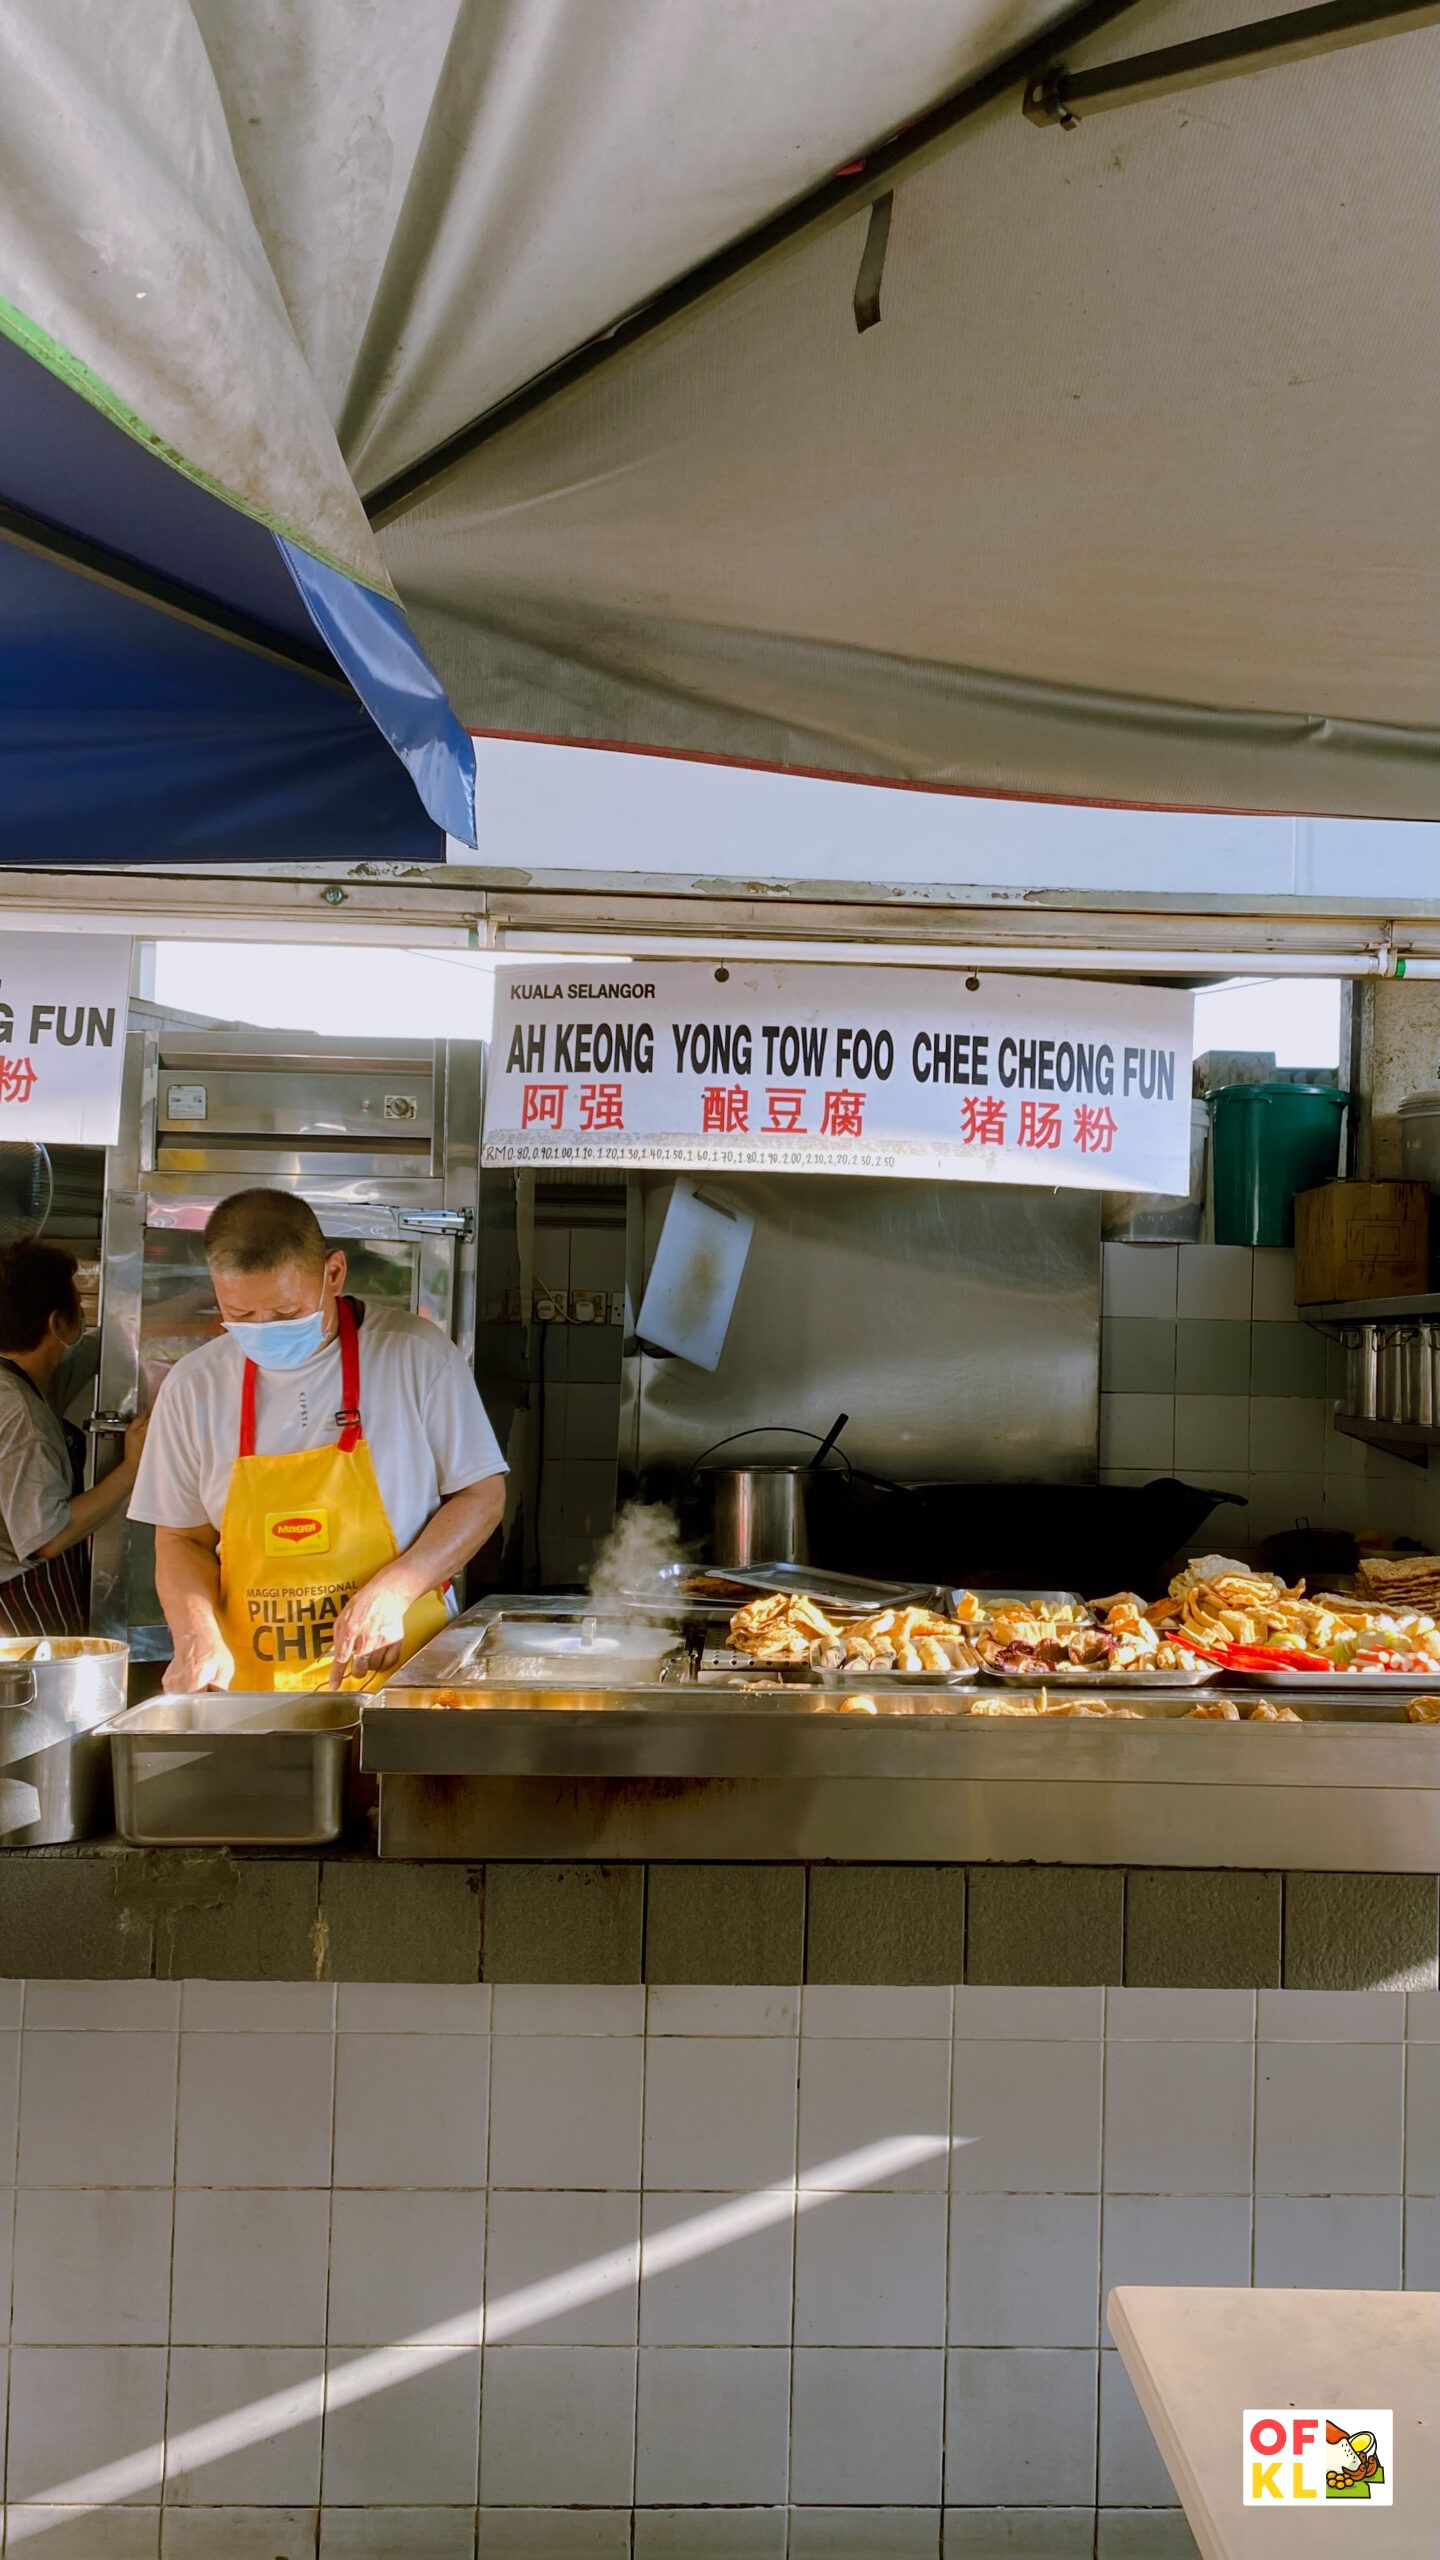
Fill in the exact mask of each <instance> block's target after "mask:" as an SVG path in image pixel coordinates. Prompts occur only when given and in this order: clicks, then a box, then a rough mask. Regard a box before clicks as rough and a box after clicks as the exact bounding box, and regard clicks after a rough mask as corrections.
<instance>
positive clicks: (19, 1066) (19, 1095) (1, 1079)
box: [0, 1058, 36, 1102]
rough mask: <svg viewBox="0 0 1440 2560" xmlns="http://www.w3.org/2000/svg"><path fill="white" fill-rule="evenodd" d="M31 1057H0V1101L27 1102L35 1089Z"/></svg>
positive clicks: (33, 1066) (33, 1067)
mask: <svg viewBox="0 0 1440 2560" xmlns="http://www.w3.org/2000/svg"><path fill="white" fill-rule="evenodd" d="M35 1083H36V1077H35V1063H34V1060H33V1059H31V1058H0V1102H28V1101H29V1099H30V1096H31V1094H32V1093H33V1092H34V1090H35Z"/></svg>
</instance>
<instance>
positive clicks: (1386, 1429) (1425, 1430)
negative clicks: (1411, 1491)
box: [1334, 1413, 1440, 1467]
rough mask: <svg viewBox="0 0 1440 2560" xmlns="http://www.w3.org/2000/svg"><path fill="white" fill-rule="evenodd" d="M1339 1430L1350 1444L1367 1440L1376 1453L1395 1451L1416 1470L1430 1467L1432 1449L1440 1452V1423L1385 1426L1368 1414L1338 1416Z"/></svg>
mask: <svg viewBox="0 0 1440 2560" xmlns="http://www.w3.org/2000/svg"><path fill="white" fill-rule="evenodd" d="M1334 1419H1335V1428H1336V1430H1337V1431H1343V1432H1344V1434H1345V1437H1346V1439H1347V1440H1364V1441H1366V1442H1368V1444H1369V1446H1370V1447H1371V1448H1372V1449H1390V1450H1393V1452H1394V1454H1395V1456H1396V1457H1397V1458H1408V1459H1409V1461H1410V1463H1411V1465H1412V1466H1415V1467H1428V1465H1429V1464H1430V1452H1431V1450H1432V1449H1440V1423H1435V1422H1382V1421H1381V1419H1380V1418H1379V1416H1378V1415H1372V1414H1368V1413H1337V1414H1336V1415H1335V1417H1334Z"/></svg>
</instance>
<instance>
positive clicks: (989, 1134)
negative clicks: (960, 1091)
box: [960, 1093, 1005, 1147]
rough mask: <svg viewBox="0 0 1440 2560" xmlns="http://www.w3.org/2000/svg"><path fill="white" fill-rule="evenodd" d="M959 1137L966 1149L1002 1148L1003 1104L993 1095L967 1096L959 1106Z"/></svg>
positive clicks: (1003, 1127) (1003, 1141) (1003, 1129)
mask: <svg viewBox="0 0 1440 2560" xmlns="http://www.w3.org/2000/svg"><path fill="white" fill-rule="evenodd" d="M960 1135H961V1137H962V1139H963V1140H964V1142H965V1144H966V1146H967V1147H1003V1146H1004V1144H1005V1105H1004V1103H1003V1102H1001V1101H1000V1100H999V1099H998V1098H997V1097H996V1096H995V1095H994V1094H988V1093H987V1094H973V1093H972V1094H967V1096H966V1098H965V1100H964V1101H963V1102H962V1104H961V1105H960Z"/></svg>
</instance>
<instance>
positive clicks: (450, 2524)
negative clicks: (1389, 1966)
mask: <svg viewBox="0 0 1440 2560" xmlns="http://www.w3.org/2000/svg"><path fill="white" fill-rule="evenodd" d="M0 2022H3V2023H0V2181H3V2182H5V2183H6V2184H7V2186H8V2182H9V2181H10V2180H11V2179H12V2177H13V2181H14V2186H13V2196H12V2194H10V2193H9V2192H7V2193H6V2194H5V2195H4V2198H3V2209H0V2238H3V2242H4V2243H5V2244H6V2245H8V2244H9V2243H10V2241H11V2240H12V2237H13V2276H12V2278H11V2280H10V2282H9V2283H8V2284H7V2285H5V2286H4V2289H3V2291H0V2301H3V2303H4V2304H5V2306H6V2311H7V2314H8V2316H9V2324H10V2337H9V2356H8V2364H9V2397H8V2410H9V2451H8V2472H7V2498H8V2540H7V2542H6V2546H5V2547H6V2552H7V2554H11V2555H13V2554H15V2553H17V2552H21V2551H27V2552H28V2551H29V2550H30V2549H31V2548H32V2547H33V2548H34V2550H35V2551H36V2553H37V2555H43V2560H301V2555H304V2560H315V2555H316V2554H317V2553H318V2554H319V2555H321V2560H362V2555H363V2556H364V2560H407V2555H408V2560H474V2555H475V2552H476V2549H477V2537H478V2551H479V2554H480V2560H521V2555H526V2560H542V2555H543V2560H621V2555H624V2554H631V2553H633V2554H636V2555H639V2560H729V2555H734V2560H762V2555H763V2560H787V2555H788V2560H920V2555H922V2554H923V2555H925V2560H940V2555H941V2553H942V2550H943V2552H944V2554H945V2555H946V2556H947V2560H1000V2555H1008V2560H1095V2555H1099V2560H1180V2555H1182V2554H1188V2553H1190V2552H1191V2550H1192V2548H1193V2546H1192V2545H1191V2543H1190V2541H1189V2537H1188V2534H1187V2531H1186V2528H1185V2526H1184V2523H1183V2519H1182V2518H1181V2517H1180V2516H1179V2515H1178V2513H1177V2512H1176V2511H1175V2509H1174V2505H1173V2494H1172V2492H1171V2490H1170V2487H1169V2483H1168V2481H1167V2479H1166V2476H1165V2474H1164V2471H1163V2470H1162V2468H1161V2466H1160V2465H1159V2463H1158V2460H1157V2458H1156V2456H1155V2454H1154V2452H1153V2449H1152V2447H1151V2443H1150V2439H1149V2436H1148V2433H1147V2430H1146V2428H1145V2426H1144V2424H1143V2422H1142V2420H1141V2418H1140V2416H1139V2412H1138V2409H1137V2407H1136V2404H1135V2402H1134V2400H1133V2398H1132V2396H1131V2393H1130V2390H1129V2386H1128V2384H1127V2382H1126V2379H1125V2376H1124V2374H1123V2372H1122V2370H1121V2368H1120V2364H1119V2360H1118V2357H1117V2356H1116V2354H1115V2352H1114V2350H1113V2348H1112V2347H1111V2345H1110V2342H1109V2339H1108V2337H1107V2334H1106V2331H1105V2327H1104V2300H1105V2295H1106V2292H1107V2290H1108V2288H1109V2287H1110V2286H1111V2285H1114V2284H1116V2283H1144V2282H1161V2283H1167V2282H1168V2283H1205V2282H1214V2283H1224V2284H1236V2283H1240V2284H1243V2283H1246V2282H1249V2281H1251V2280H1252V2279H1253V2280H1254V2281H1255V2282H1257V2283H1262V2284H1280V2285H1291V2284H1302V2285H1303V2284H1316V2285H1325V2286H1328V2287H1335V2286H1342V2287H1343V2286H1349V2285H1353V2286H1360V2287H1384V2286H1394V2285H1399V2284H1401V2283H1402V2282H1403V2283H1406V2284H1409V2285H1412V2286H1417V2287H1422V2286H1423V2287H1433V2286H1437V2285H1440V2202H1437V2198H1436V2183H1437V2182H1436V2170H1437V2164H1440V2042H1437V2037H1440V1994H1437V1992H1436V1991H1434V1990H1429V1991H1420V1992H1411V1993H1410V1994H1408V1995H1404V1994H1401V1993H1398V1992H1393V1991H1392V1992H1384V1991H1375V1990H1364V1991H1359V1992H1351V1993H1344V1992H1308V1991H1285V1990H1279V1991H1262V1992H1260V1993H1259V1994H1258V1995H1257V1994H1256V1993H1255V1992H1254V1991H1253V1990H1249V1989H1240V1990H1235V1989H1228V1990H1165V1989H1147V1988H1136V1987H1131V1988H1126V1987H1123V1986H1121V1987H1115V1988H1111V1989H1109V1990H1104V1989H1101V1988H1098V1987H1095V1988H1085V1987H1074V1986H1053V1987H1044V1988H1041V1987H1032V1988H1026V1987H1012V1986H1008V1985H994V1986H989V1987H983V1986H979V1985H973V1984H963V1985H961V1986H960V1987H959V1988H957V1989H952V1988H950V1987H949V1986H946V1985H912V1986H875V1985H868V1986H867V1985H862V1984H834V1985H832V1984H825V1983H820V1982H814V1981H812V1982H811V1983H809V1984H807V1985H805V1986H804V1987H802V1988H795V1987H787V1986H784V1985H782V1986H777V1987H773V1988H772V1987H755V1986H750V1987H747V1986H734V1985H716V1986H693V1987H688V1986H683V1985H666V1984H663V1983H654V1984H652V1985H651V1986H650V1987H649V1988H648V1989H647V1988H645V1987H643V1986H641V1985H639V1984H614V1985H584V1984H541V1985H524V1984H514V1983H499V1984H496V1985H495V1986H493V1987H492V1986H490V1985H488V1984H480V1983H473V1982H471V1983H463V1984H420V1983H413V1982H406V1983H368V1984H367V1983H355V1982H345V1983H342V1984H340V1985H339V1986H338V1987H337V1986H335V1985H332V1984H330V1983H324V1982H320V1983H317V1982H314V1981H311V1982H298V1981H296V1982H275V1981H270V1982H259V1981H253V1982H246V1981H231V1980H227V1981H202V1980H186V1981H184V1982H178V1981H159V1980H153V1979H150V1980H110V1981H100V1982H85V1981H79V1980H75V1981H58V1980H32V1981H29V1982H26V1983H24V1984H21V1983H19V1982H14V1983H9V1984H6V1985H4V1986H3V1987H0Z"/></svg>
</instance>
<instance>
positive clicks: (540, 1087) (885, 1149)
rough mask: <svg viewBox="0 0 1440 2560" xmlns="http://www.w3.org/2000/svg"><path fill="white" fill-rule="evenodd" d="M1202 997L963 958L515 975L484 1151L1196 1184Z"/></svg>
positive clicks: (1070, 1182) (1059, 1181)
mask: <svg viewBox="0 0 1440 2560" xmlns="http://www.w3.org/2000/svg"><path fill="white" fill-rule="evenodd" d="M1191 1046H1192V1007H1191V1000H1190V998H1189V997H1188V996H1186V995H1183V994H1178V993H1176V992H1175V991H1174V990H1173V989H1168V988H1155V987H1146V986H1135V985H1124V986H1109V985H1105V984H1102V983H1095V982H1089V981H1075V980H1069V981H1067V980H1060V979H1042V978H1038V977H1035V978H1029V977H1010V978H1006V977H1003V976H1000V975H990V974H989V973H988V972H987V973H986V975H985V976H984V978H983V980H982V982H981V984H980V985H979V986H978V987H969V986H967V985H966V982H965V976H964V973H963V972H961V971H958V970H925V969H905V968H891V967H883V968H874V969H854V968H834V969H830V968H823V967H813V966H811V965H809V964H808V963H807V964H804V965H800V966H795V967H784V966H782V967H768V968H750V967H746V966H743V965H737V966H736V967H735V968H734V969H730V970H727V969H725V968H724V967H723V966H722V967H720V968H717V967H716V966H715V965H714V964H713V963H706V962H698V963H697V962H692V961H677V962H674V963H669V962H667V963H664V964H662V965H659V966H657V968H656V970H655V973H654V975H653V977H652V976H649V975H647V976H645V977H635V978H610V979H601V978H585V979H581V978H562V977H541V976H538V975H533V974H532V975H518V974H517V976H516V977H515V978H514V979H513V980H512V981H511V982H510V983H509V984H508V985H507V984H505V983H504V982H503V981H502V983H501V985H500V987H499V989H498V990H497V999H496V1014H495V1030H494V1038H493V1043H492V1047H491V1053H490V1071H489V1078H488V1084H487V1095H486V1112H485V1160H486V1162H487V1163H490V1164H512V1165H525V1164H531V1165H547V1164H549V1165H561V1164H580V1163H596V1162H600V1163H609V1164H613V1165H616V1166H626V1165H655V1166H661V1167H664V1168H666V1169H669V1170H673V1171H688V1170H691V1169H703V1168H705V1167H710V1166H716V1165H733V1166H735V1167H737V1168H740V1167H745V1166H752V1167H764V1168H768V1169H772V1170H779V1169H788V1170H790V1171H793V1172H813V1173H872V1174H882V1173H885V1174H908V1175H917V1176H918V1175H928V1176H932V1177H934V1176H939V1177H941V1178H944V1179H949V1180H958V1181H967V1180H968V1181H984V1182H1031V1183H1043V1184H1047V1185H1052V1186H1053V1185H1061V1186H1071V1187H1082V1188H1091V1189H1097V1190H1098V1189H1104V1190H1112V1189H1114V1190H1122V1189H1123V1190H1139V1191H1145V1190H1150V1191H1182V1192H1183V1191H1184V1190H1186V1189H1187V1188H1188V1180H1189V1133H1190V1081H1191V1077H1190V1069H1191Z"/></svg>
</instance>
